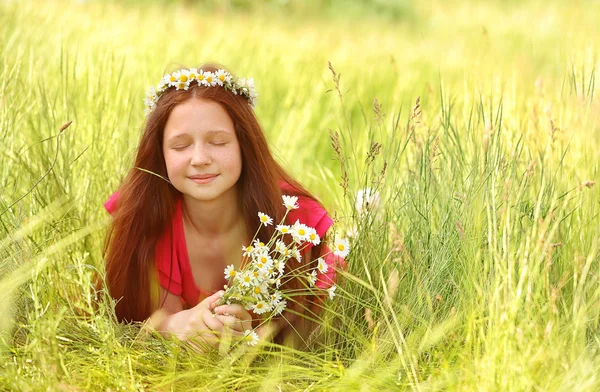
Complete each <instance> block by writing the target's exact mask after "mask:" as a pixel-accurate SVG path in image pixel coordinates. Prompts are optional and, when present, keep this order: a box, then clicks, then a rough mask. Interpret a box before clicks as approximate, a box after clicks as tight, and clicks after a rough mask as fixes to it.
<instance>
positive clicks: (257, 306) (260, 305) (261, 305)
mask: <svg viewBox="0 0 600 392" xmlns="http://www.w3.org/2000/svg"><path fill="white" fill-rule="evenodd" d="M263 307H264V305H263V303H262V302H259V303H257V304H256V308H257V309H262V308H263Z"/></svg>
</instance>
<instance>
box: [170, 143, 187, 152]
mask: <svg viewBox="0 0 600 392" xmlns="http://www.w3.org/2000/svg"><path fill="white" fill-rule="evenodd" d="M187 146H189V144H185V145H179V146H175V147H173V150H175V151H181V150H183V149H184V148H186V147H187Z"/></svg>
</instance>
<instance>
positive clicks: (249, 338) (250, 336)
mask: <svg viewBox="0 0 600 392" xmlns="http://www.w3.org/2000/svg"><path fill="white" fill-rule="evenodd" d="M243 340H244V341H245V342H246V343H248V346H256V343H258V335H257V334H256V332H254V331H253V330H251V329H247V330H246V331H245V332H244V338H243Z"/></svg>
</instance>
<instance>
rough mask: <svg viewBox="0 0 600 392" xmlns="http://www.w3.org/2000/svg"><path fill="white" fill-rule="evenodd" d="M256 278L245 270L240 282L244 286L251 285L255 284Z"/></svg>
mask: <svg viewBox="0 0 600 392" xmlns="http://www.w3.org/2000/svg"><path fill="white" fill-rule="evenodd" d="M254 279H255V278H254V275H252V274H251V273H250V272H245V273H244V274H243V275H242V277H241V279H240V283H241V285H242V287H250V286H253V285H254Z"/></svg>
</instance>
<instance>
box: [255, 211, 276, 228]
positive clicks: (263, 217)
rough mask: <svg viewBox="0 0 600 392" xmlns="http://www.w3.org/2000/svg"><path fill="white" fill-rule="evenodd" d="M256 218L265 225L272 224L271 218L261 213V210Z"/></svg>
mask: <svg viewBox="0 0 600 392" xmlns="http://www.w3.org/2000/svg"><path fill="white" fill-rule="evenodd" d="M258 219H260V223H262V224H263V225H265V226H268V225H272V224H273V218H271V217H270V216H269V215H267V214H263V213H262V212H259V213H258Z"/></svg>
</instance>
